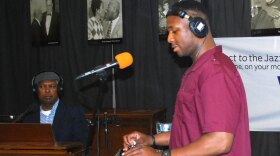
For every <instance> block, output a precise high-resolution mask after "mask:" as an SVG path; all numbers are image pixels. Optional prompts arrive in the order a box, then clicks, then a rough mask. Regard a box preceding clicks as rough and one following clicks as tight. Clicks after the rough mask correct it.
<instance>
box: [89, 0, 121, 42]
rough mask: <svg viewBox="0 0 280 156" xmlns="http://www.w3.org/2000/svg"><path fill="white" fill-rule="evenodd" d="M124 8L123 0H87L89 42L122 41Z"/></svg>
mask: <svg viewBox="0 0 280 156" xmlns="http://www.w3.org/2000/svg"><path fill="white" fill-rule="evenodd" d="M122 8H123V0H113V1H112V0H87V34H88V35H87V38H88V43H89V44H98V43H121V42H122V39H123V9H122ZM113 14H116V15H117V16H114V15H113Z"/></svg>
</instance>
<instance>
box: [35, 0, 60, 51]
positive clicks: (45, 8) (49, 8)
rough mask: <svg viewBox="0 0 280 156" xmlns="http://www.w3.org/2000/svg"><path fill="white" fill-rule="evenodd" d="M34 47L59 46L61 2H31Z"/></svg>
mask: <svg viewBox="0 0 280 156" xmlns="http://www.w3.org/2000/svg"><path fill="white" fill-rule="evenodd" d="M30 15H31V31H32V35H31V36H32V45H33V46H40V45H59V43H60V15H59V0H30Z"/></svg>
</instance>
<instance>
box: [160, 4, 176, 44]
mask: <svg viewBox="0 0 280 156" xmlns="http://www.w3.org/2000/svg"><path fill="white" fill-rule="evenodd" d="M178 1H179V0H158V23H159V24H158V33H159V37H160V39H166V38H167V28H166V14H167V11H168V9H169V7H170V6H171V5H172V4H173V3H175V2H178Z"/></svg>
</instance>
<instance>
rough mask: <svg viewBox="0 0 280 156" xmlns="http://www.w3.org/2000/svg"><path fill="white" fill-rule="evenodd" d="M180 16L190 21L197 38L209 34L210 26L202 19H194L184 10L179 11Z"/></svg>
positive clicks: (191, 28)
mask: <svg viewBox="0 0 280 156" xmlns="http://www.w3.org/2000/svg"><path fill="white" fill-rule="evenodd" d="M178 15H179V17H181V18H186V19H188V20H189V27H190V30H191V32H193V34H194V35H195V36H196V37H198V38H203V37H205V36H206V35H207V34H208V26H207V24H206V22H205V21H204V20H203V19H202V18H201V17H192V16H190V15H188V14H187V12H186V11H184V10H183V9H179V12H178Z"/></svg>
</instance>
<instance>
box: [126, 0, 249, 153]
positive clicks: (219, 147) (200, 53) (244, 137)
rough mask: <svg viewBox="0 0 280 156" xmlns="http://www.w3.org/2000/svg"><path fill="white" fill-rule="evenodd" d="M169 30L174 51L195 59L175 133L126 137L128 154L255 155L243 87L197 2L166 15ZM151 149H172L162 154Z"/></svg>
mask: <svg viewBox="0 0 280 156" xmlns="http://www.w3.org/2000/svg"><path fill="white" fill-rule="evenodd" d="M167 29H168V39H167V40H168V42H169V43H170V44H171V45H172V48H173V51H174V52H175V53H176V54H177V55H178V56H180V57H182V56H189V57H191V59H192V60H193V65H192V66H191V67H190V68H188V70H187V71H186V72H185V74H184V75H183V77H182V82H181V87H180V89H179V91H178V94H177V99H176V105H175V112H174V118H173V121H172V129H171V132H166V133H161V134H157V135H154V136H149V135H145V134H142V133H140V132H132V133H130V134H127V135H125V136H124V137H123V139H124V149H123V150H124V152H123V155H125V156H132V155H133V156H140V155H141V156H160V155H162V156H170V155H172V156H183V155H184V156H188V155H194V156H206V155H227V156H250V155H251V145H250V134H249V121H248V110H247V102H246V94H245V90H244V87H243V83H242V80H241V77H240V75H239V73H238V71H237V69H236V68H235V65H234V64H233V62H232V61H231V60H230V59H229V58H228V57H227V56H226V55H224V54H223V53H222V47H221V46H216V44H215V42H214V39H213V37H212V34H211V32H210V30H209V21H208V17H207V15H206V11H205V9H204V8H203V7H202V5H201V4H200V3H199V2H196V1H193V0H187V1H181V2H178V3H175V4H174V5H173V6H172V8H171V9H170V10H169V12H168V13H167ZM131 145H133V146H131ZM150 145H169V149H167V150H164V151H161V152H158V151H157V150H155V149H153V148H152V147H150ZM130 147H133V148H130Z"/></svg>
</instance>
